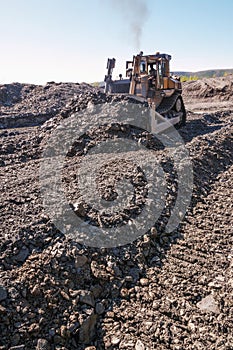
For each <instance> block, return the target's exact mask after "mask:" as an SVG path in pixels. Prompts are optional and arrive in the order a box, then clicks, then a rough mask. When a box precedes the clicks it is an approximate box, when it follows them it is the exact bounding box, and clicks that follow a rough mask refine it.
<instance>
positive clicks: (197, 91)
mask: <svg viewBox="0 0 233 350" xmlns="http://www.w3.org/2000/svg"><path fill="white" fill-rule="evenodd" d="M183 95H184V99H185V101H187V102H189V101H192V100H193V99H199V100H200V99H204V100H205V101H208V100H218V101H229V100H230V99H232V97H233V74H231V75H228V76H226V77H220V78H204V79H200V80H197V81H188V82H186V83H183Z"/></svg>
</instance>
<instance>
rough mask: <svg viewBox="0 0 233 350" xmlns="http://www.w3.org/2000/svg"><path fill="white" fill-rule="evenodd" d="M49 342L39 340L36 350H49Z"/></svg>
mask: <svg viewBox="0 0 233 350" xmlns="http://www.w3.org/2000/svg"><path fill="white" fill-rule="evenodd" d="M49 349H50V346H49V342H48V341H47V340H46V339H42V338H41V339H38V341H37V346H36V350H49Z"/></svg>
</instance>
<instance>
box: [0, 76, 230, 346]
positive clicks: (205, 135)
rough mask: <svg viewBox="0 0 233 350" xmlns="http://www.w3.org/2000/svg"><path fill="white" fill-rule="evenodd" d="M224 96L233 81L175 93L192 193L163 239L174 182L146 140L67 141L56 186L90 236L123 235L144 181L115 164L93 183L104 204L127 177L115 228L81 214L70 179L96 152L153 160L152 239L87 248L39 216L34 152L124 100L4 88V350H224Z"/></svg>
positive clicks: (165, 159) (38, 154)
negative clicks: (160, 203)
mask: <svg viewBox="0 0 233 350" xmlns="http://www.w3.org/2000/svg"><path fill="white" fill-rule="evenodd" d="M232 87H233V76H229V77H225V78H219V79H217V78H216V79H207V80H201V81H197V82H190V83H186V84H184V93H183V96H184V102H185V106H186V109H187V124H186V126H185V127H183V128H182V129H180V130H179V133H180V135H181V137H182V138H183V140H184V143H185V146H186V149H187V150H188V151H189V154H190V158H191V161H192V164H193V175H194V180H193V192H192V199H191V203H190V205H189V208H188V210H187V212H186V215H185V218H184V219H183V220H182V222H181V223H180V225H179V227H178V228H177V229H175V230H174V231H173V232H172V233H167V232H166V231H165V226H166V222H167V220H168V218H169V216H170V214H171V208H172V206H173V205H174V200H175V198H176V194H177V188H178V186H179V183H178V181H179V179H177V176H176V172H175V170H174V167H173V164H172V162H171V160H170V159H169V155H168V154H167V153H166V152H165V150H164V149H163V148H162V147H161V145H159V144H158V142H157V141H156V140H155V139H154V138H153V137H151V135H150V134H149V133H148V132H146V131H143V130H140V129H137V128H134V127H132V126H130V125H122V124H120V123H114V124H113V125H104V126H102V127H100V128H96V129H92V128H90V131H88V132H87V133H86V134H85V135H83V137H80V138H79V139H78V140H77V142H76V143H75V145H74V147H73V148H71V149H70V151H69V153H68V154H67V157H66V163H65V166H64V169H63V184H64V188H65V189H66V196H67V199H68V201H69V203H70V205H71V207H72V208H74V210H75V213H76V214H77V216H78V217H80V218H82V220H83V221H86V222H89V223H90V227H98V226H100V227H101V226H103V225H104V226H106V227H108V226H110V227H114V225H115V226H116V225H123V224H127V223H129V221H130V219H131V217H136V216H137V215H138V214H139V213H140V212H141V210H142V208H143V205H144V202H145V200H146V198H147V191H146V186H147V180H146V178H145V176H144V173H143V172H142V171H141V169H140V168H138V167H135V166H132V164H129V162H128V161H127V160H124V159H122V160H119V159H118V160H114V154H113V155H112V156H113V160H112V161H110V162H109V163H108V164H107V165H105V166H102V168H101V171H100V172H99V174H98V177H97V178H98V181H97V182H98V186H99V191H100V195H101V196H102V197H103V198H104V199H106V200H114V199H115V196H116V193H115V191H114V184H115V182H114V181H116V180H119V179H121V178H128V179H130V181H131V184H132V186H133V188H134V191H135V197H134V201H131V202H130V205H129V208H127V209H125V210H123V211H122V212H121V213H120V214H119V215H115V216H113V217H111V216H109V215H105V214H104V213H98V212H97V211H96V210H94V209H93V208H91V207H90V206H88V205H87V204H86V203H85V201H84V200H83V199H82V197H81V196H79V193H78V190H77V183H76V182H77V181H76V167H77V164H79V160H80V159H82V158H84V157H85V154H86V153H88V152H89V150H90V149H91V148H92V147H93V146H96V145H97V144H98V142H100V141H106V140H107V139H117V138H121V137H123V138H125V139H126V138H128V139H130V140H131V141H132V140H134V141H135V142H140V143H142V144H144V145H145V146H146V147H147V148H148V149H150V151H152V152H157V153H156V154H158V158H159V159H160V161H161V164H162V166H163V169H164V172H165V174H166V182H167V195H166V201H165V202H166V203H165V208H164V210H163V212H162V214H161V215H160V217H159V219H158V220H157V221H156V222H155V223H154V225H153V227H151V228H150V230H149V231H147V232H145V234H144V235H143V236H142V237H139V238H138V239H136V240H135V241H134V242H131V243H129V244H127V245H124V246H119V247H114V248H90V247H88V245H87V244H81V243H79V242H77V241H76V240H75V239H71V238H70V237H69V236H67V235H64V234H63V233H62V232H60V231H59V230H58V229H57V228H56V227H55V225H54V224H53V223H52V221H51V218H50V217H49V216H48V215H47V213H46V211H45V209H44V208H43V203H42V196H41V192H40V183H39V168H40V164H41V158H42V153H43V150H44V147H45V145H46V142H48V140H49V137H50V135H51V132H52V131H54V130H56V128H57V127H58V126H59V124H60V123H61V122H62V121H64V120H65V119H67V118H68V117H69V116H70V115H71V114H72V113H74V112H77V111H81V110H85V108H86V107H87V106H90V104H92V105H93V104H94V105H95V104H100V103H104V104H105V105H106V106H107V105H109V104H111V103H113V102H120V103H121V104H122V106H127V105H128V104H129V103H131V102H132V101H130V100H129V99H128V98H126V97H124V96H117V97H112V96H106V95H105V94H104V93H103V92H102V91H101V90H99V89H97V88H94V87H91V86H90V85H88V84H84V83H83V84H74V83H60V84H57V83H54V82H50V83H48V84H46V85H45V86H35V85H28V84H16V83H15V84H9V85H2V86H0V143H1V147H0V178H1V182H0V188H1V201H0V211H1V217H0V237H1V246H0V251H1V255H0V320H1V322H0V332H1V337H0V350H8V349H9V350H32V349H36V350H45V349H50V350H55V349H57V350H58V349H60V350H66V349H67V350H73V349H80V350H83V349H86V350H95V349H97V350H101V349H136V350H152V349H161V350H163V349H164V350H165V349H172V350H191V349H192V350H194V349H198V350H204V349H208V350H214V349H219V350H220V349H221V350H230V349H233V234H232V232H233V221H232V214H233V204H232V203H233V201H232V198H233V185H232V178H233V162H232V151H233V145H232V135H233V101H232V91H233V90H232ZM90 124H91V121H90ZM62 142H63V141H62ZM136 160H137V156H135V162H136Z"/></svg>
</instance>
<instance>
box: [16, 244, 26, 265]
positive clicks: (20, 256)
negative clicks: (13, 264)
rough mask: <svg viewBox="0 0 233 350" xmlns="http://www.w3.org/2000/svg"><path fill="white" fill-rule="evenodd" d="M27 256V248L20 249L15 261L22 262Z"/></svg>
mask: <svg viewBox="0 0 233 350" xmlns="http://www.w3.org/2000/svg"><path fill="white" fill-rule="evenodd" d="M28 255H29V250H28V248H27V247H22V248H21V250H20V252H19V253H18V254H17V255H16V256H15V260H17V261H18V262H24V261H25V260H26V259H27V257H28Z"/></svg>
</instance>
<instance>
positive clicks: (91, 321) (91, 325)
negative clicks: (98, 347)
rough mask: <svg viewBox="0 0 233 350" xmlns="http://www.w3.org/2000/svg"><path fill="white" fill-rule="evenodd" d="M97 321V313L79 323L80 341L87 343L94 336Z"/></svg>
mask: <svg viewBox="0 0 233 350" xmlns="http://www.w3.org/2000/svg"><path fill="white" fill-rule="evenodd" d="M96 321H97V315H96V314H94V313H93V314H92V315H90V316H89V317H88V318H87V319H86V320H85V321H84V322H83V323H82V325H81V327H80V331H79V341H80V343H84V344H89V343H90V341H91V340H92V339H93V338H94V336H95V326H96Z"/></svg>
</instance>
